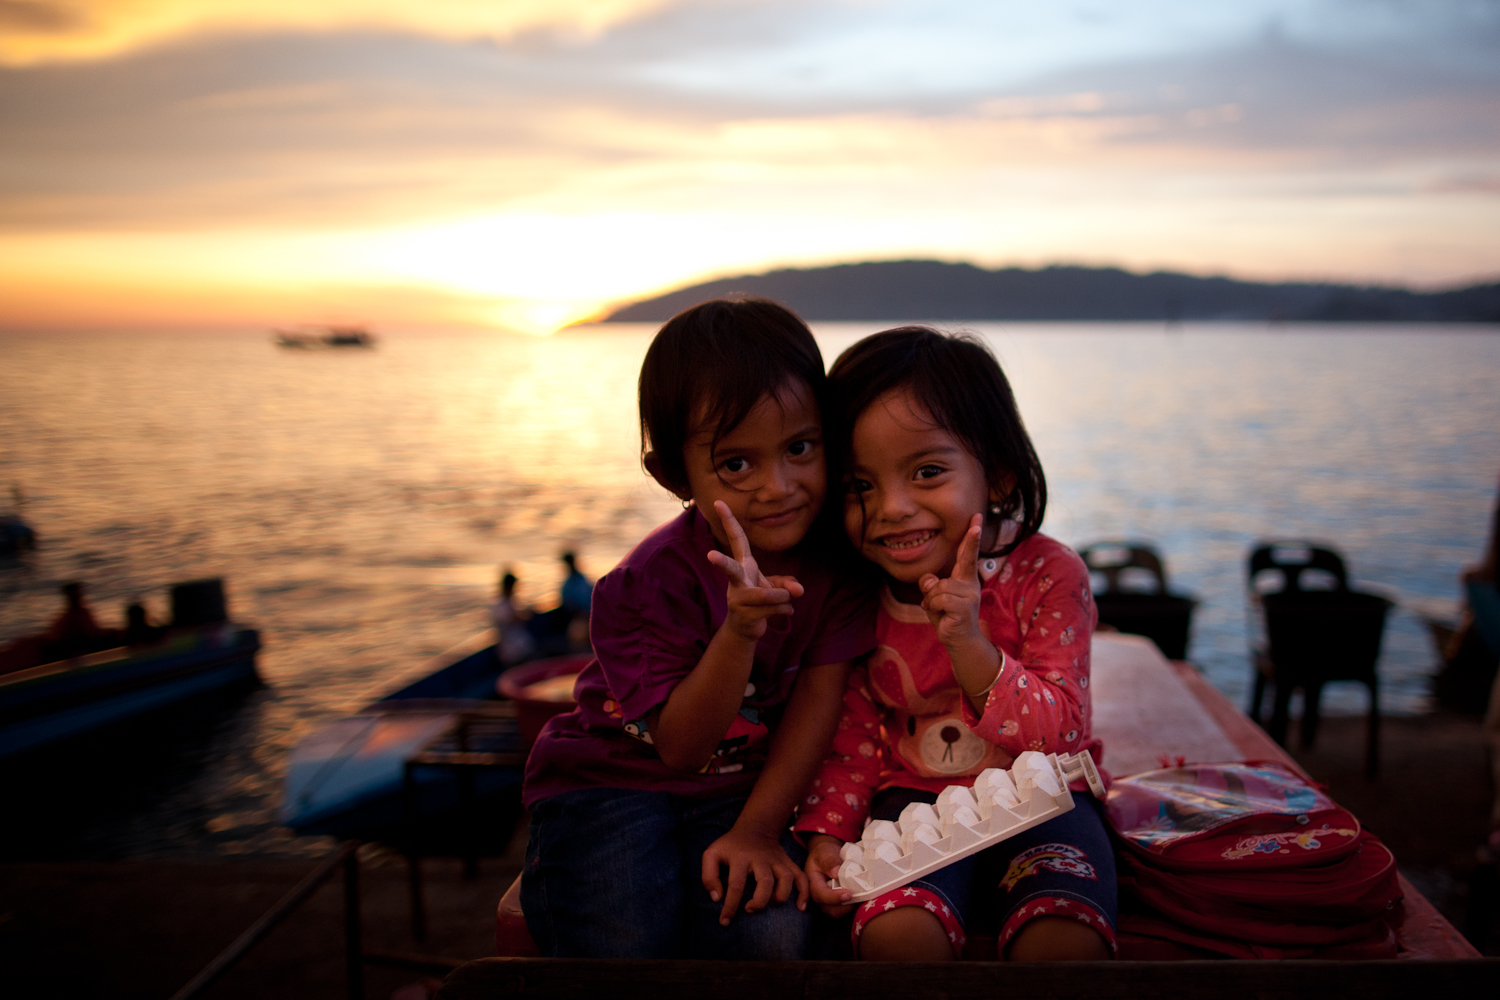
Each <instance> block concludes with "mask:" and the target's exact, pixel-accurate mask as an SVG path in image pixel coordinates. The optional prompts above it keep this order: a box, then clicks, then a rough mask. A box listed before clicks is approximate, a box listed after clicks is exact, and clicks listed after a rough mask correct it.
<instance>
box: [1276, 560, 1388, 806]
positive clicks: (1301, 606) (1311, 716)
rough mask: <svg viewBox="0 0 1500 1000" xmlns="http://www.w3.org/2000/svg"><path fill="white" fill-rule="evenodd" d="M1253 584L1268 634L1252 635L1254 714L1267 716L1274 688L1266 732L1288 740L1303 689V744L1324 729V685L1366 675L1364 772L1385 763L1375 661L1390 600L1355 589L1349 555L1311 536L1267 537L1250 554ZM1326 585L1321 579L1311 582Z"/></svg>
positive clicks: (1363, 678) (1308, 744)
mask: <svg viewBox="0 0 1500 1000" xmlns="http://www.w3.org/2000/svg"><path fill="white" fill-rule="evenodd" d="M1247 582H1248V589H1249V596H1250V602H1251V606H1252V608H1256V609H1258V610H1259V612H1260V617H1261V619H1262V621H1263V623H1264V631H1263V634H1264V639H1263V640H1260V641H1254V640H1252V646H1251V650H1250V659H1251V663H1252V664H1253V665H1254V667H1255V688H1254V691H1253V692H1252V694H1251V696H1250V709H1249V713H1248V714H1249V715H1250V718H1251V719H1253V720H1254V721H1255V722H1256V723H1257V724H1259V723H1260V709H1261V703H1262V701H1263V700H1264V698H1265V691H1266V685H1267V683H1269V684H1270V685H1271V687H1272V689H1273V697H1272V708H1271V720H1270V723H1269V724H1268V725H1267V727H1266V731H1267V732H1268V733H1269V734H1270V736H1271V738H1272V739H1274V740H1275V741H1276V742H1277V743H1281V744H1285V742H1286V734H1287V722H1288V715H1289V708H1290V705H1291V700H1292V692H1294V691H1295V690H1297V689H1298V688H1301V689H1302V697H1303V708H1302V727H1301V729H1302V746H1303V747H1311V746H1312V745H1313V742H1314V741H1315V740H1316V739H1317V735H1318V721H1319V711H1318V708H1319V703H1320V701H1321V699H1322V694H1323V685H1324V684H1326V683H1328V682H1330V681H1359V682H1360V683H1362V684H1364V685H1365V686H1366V687H1367V688H1369V691H1370V716H1369V723H1368V726H1367V737H1366V741H1365V772H1366V774H1368V775H1369V776H1371V777H1374V775H1375V772H1376V770H1377V769H1378V767H1379V762H1380V678H1379V676H1378V675H1377V674H1376V672H1375V665H1376V663H1377V661H1378V660H1379V659H1380V643H1381V639H1382V637H1383V635H1384V632H1385V616H1386V613H1387V612H1388V611H1389V610H1390V607H1391V602H1390V601H1388V600H1386V599H1385V598H1384V597H1380V596H1378V595H1375V594H1366V593H1361V592H1359V591H1354V590H1350V589H1349V576H1348V572H1347V570H1346V569H1345V567H1344V560H1343V558H1342V557H1341V556H1340V555H1339V554H1338V553H1337V552H1335V551H1334V550H1333V549H1331V548H1327V547H1324V546H1319V545H1314V544H1310V543H1307V542H1276V543H1261V544H1259V545H1257V546H1256V547H1255V549H1254V550H1253V551H1252V552H1251V554H1250V560H1249V565H1248V580H1247ZM1309 584H1321V586H1309Z"/></svg>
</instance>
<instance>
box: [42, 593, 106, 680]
mask: <svg viewBox="0 0 1500 1000" xmlns="http://www.w3.org/2000/svg"><path fill="white" fill-rule="evenodd" d="M62 595H63V600H64V601H65V602H66V606H65V607H64V608H63V610H62V611H61V612H60V613H59V614H58V616H57V617H56V618H54V619H52V624H51V625H49V626H47V631H46V632H45V633H44V634H43V636H42V655H43V658H44V662H45V661H50V660H66V659H68V658H69V657H73V656H82V655H83V654H85V653H92V652H94V651H95V650H97V649H102V648H104V646H106V645H108V640H109V633H108V632H106V631H105V630H104V629H102V628H100V627H99V623H98V621H96V620H95V619H94V613H93V612H92V611H90V610H89V607H88V605H87V604H85V603H84V600H83V584H81V583H79V582H77V581H76V580H75V581H73V582H71V583H65V584H63V585H62Z"/></svg>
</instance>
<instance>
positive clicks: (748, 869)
mask: <svg viewBox="0 0 1500 1000" xmlns="http://www.w3.org/2000/svg"><path fill="white" fill-rule="evenodd" d="M848 678H849V664H848V663H847V662H845V663H829V664H824V665H821V666H815V667H804V668H803V669H802V671H801V672H800V673H799V674H798V675H797V683H796V686H795V687H794V688H793V689H792V696H791V698H790V699H789V700H788V702H787V707H786V712H785V713H784V714H783V715H782V718H781V724H780V726H779V727H778V728H777V730H776V735H775V736H774V737H773V738H772V740H771V750H770V753H769V755H768V756H767V758H766V765H765V768H764V770H762V771H761V775H760V779H759V780H758V781H757V782H756V784H755V790H754V791H753V792H751V793H750V798H749V800H748V801H747V802H746V803H745V808H744V809H743V810H741V812H740V818H739V819H738V820H736V821H735V824H734V827H733V829H731V830H730V831H729V832H728V833H726V834H725V835H724V836H722V837H720V838H719V839H718V840H716V841H714V842H713V843H712V844H710V845H709V848H708V850H706V851H704V852H703V886H704V888H706V889H707V890H708V892H709V896H710V898H712V899H714V900H715V901H717V900H719V899H720V898H722V899H723V900H724V907H723V909H722V910H721V911H720V914H719V922H720V923H723V924H728V923H729V921H730V918H732V917H733V916H734V913H735V910H737V909H738V908H739V905H740V899H741V898H742V897H743V895H744V891H745V878H746V876H747V875H749V874H753V875H754V876H755V895H754V896H753V897H752V898H751V899H750V900H749V901H748V902H747V903H746V904H745V912H747V913H754V912H755V911H757V910H761V909H764V908H765V907H766V906H767V905H768V904H769V903H770V901H771V896H772V894H773V892H774V894H775V897H776V900H777V901H778V902H785V901H786V900H787V899H789V898H790V897H791V894H792V890H793V889H794V888H795V889H796V891H797V896H798V899H797V907H798V909H805V908H806V907H807V898H808V896H807V886H808V882H807V876H806V874H805V873H804V872H803V871H802V870H801V869H799V868H798V867H797V866H796V865H795V864H793V863H792V859H791V858H789V857H787V854H786V851H785V850H783V849H782V847H781V833H782V831H783V830H785V829H786V827H787V821H788V819H789V818H790V817H791V815H792V810H793V808H794V807H795V806H796V803H797V800H798V798H800V797H801V796H802V794H803V793H804V792H805V791H806V790H807V786H808V783H809V782H810V781H812V776H813V773H814V772H815V771H816V770H817V769H818V766H819V765H820V764H821V763H822V762H823V755H824V754H825V753H827V752H828V745H829V743H830V742H832V740H833V731H834V729H835V728H836V727H837V726H838V720H839V712H840V711H841V709H842V707H843V695H844V689H845V687H846V686H847V684H848ZM721 866H727V867H728V868H729V879H728V884H727V886H726V885H725V884H724V882H723V880H721V878H720V875H719V869H720V867H721Z"/></svg>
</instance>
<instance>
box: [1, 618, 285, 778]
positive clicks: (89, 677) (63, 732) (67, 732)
mask: <svg viewBox="0 0 1500 1000" xmlns="http://www.w3.org/2000/svg"><path fill="white" fill-rule="evenodd" d="M259 649H260V636H259V633H257V632H256V631H255V629H253V628H246V627H244V626H241V625H235V624H232V623H230V622H221V623H218V624H210V625H199V626H191V627H178V628H172V629H169V630H168V631H167V633H166V635H164V636H163V637H162V638H161V639H160V640H158V641H156V642H153V643H151V644H149V645H143V646H122V647H118V648H114V649H106V650H102V651H100V652H96V653H89V654H87V655H85V656H78V657H74V658H71V659H66V660H58V661H55V662H52V663H43V664H38V665H37V666H33V667H26V668H24V669H20V670H13V671H10V672H8V673H4V674H0V759H3V758H6V757H10V756H13V755H16V754H20V753H25V752H28V751H31V750H36V749H38V748H41V747H45V746H48V745H51V744H54V743H58V742H60V741H62V740H67V739H71V738H74V737H77V736H82V735H84V734H86V733H90V732H93V731H95V730H98V729H102V728H104V727H105V726H110V725H114V724H116V723H123V722H126V721H129V720H132V719H135V718H137V717H139V716H143V715H145V714H147V713H150V712H154V711H157V710H160V709H165V708H168V707H169V706H172V705H174V704H176V703H178V702H181V701H185V700H187V699H189V698H193V697H195V696H198V695H204V694H208V693H210V692H213V691H218V690H221V689H224V688H228V687H231V686H233V685H236V684H246V685H248V684H252V683H254V682H255V681H256V673H255V654H256V651H257V650H259Z"/></svg>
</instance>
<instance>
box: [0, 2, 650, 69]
mask: <svg viewBox="0 0 1500 1000" xmlns="http://www.w3.org/2000/svg"><path fill="white" fill-rule="evenodd" d="M671 2H672V0H504V2H496V0H314V2H308V0H0V64H9V65H12V66H25V65H31V64H34V63H39V62H50V61H57V60H73V59H97V58H100V57H104V56H112V55H118V54H119V53H122V52H128V51H130V50H132V49H137V48H141V47H144V46H148V45H152V44H155V43H158V42H161V41H165V40H167V39H173V38H180V37H182V36H185V35H191V34H200V33H211V32H224V31H241V32H244V31H250V32H255V31H276V30H294V31H299V30H300V31H327V30H331V29H340V28H360V29H371V28H373V29H397V30H408V31H417V32H422V33H426V34H431V35H435V36H439V37H444V38H454V39H465V38H495V39H508V38H513V37H515V36H516V35H519V34H522V33H524V32H527V31H535V30H539V29H550V30H553V31H561V32H564V33H568V34H573V35H576V36H578V37H580V38H589V37H593V36H596V35H597V34H598V33H600V32H601V31H604V30H606V29H608V28H610V27H611V26H613V25H616V24H619V23H621V22H623V21H628V20H631V19H633V18H637V17H640V16H642V15H643V14H647V13H650V12H652V11H654V10H658V9H660V8H662V7H665V6H668V5H669V3H671Z"/></svg>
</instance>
